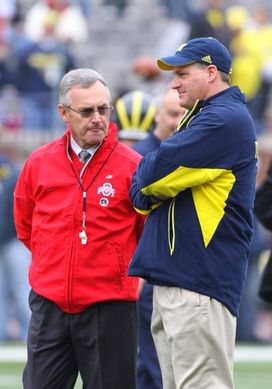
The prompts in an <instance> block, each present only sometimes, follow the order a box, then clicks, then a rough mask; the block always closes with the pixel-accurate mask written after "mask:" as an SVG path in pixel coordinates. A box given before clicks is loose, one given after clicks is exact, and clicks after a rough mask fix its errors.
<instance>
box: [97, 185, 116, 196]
mask: <svg viewBox="0 0 272 389" xmlns="http://www.w3.org/2000/svg"><path fill="white" fill-rule="evenodd" d="M100 193H101V194H102V195H103V196H107V197H108V196H111V197H114V194H115V189H113V187H112V184H111V183H110V182H105V183H104V184H103V185H102V186H99V188H98V189H97V194H100Z"/></svg>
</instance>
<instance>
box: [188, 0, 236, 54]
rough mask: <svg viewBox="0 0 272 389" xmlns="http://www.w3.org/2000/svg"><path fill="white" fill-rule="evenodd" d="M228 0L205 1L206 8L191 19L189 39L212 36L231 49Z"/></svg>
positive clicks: (196, 12) (195, 13)
mask: <svg viewBox="0 0 272 389" xmlns="http://www.w3.org/2000/svg"><path fill="white" fill-rule="evenodd" d="M226 3H227V1H226V0H205V3H204V4H205V7H204V9H203V10H201V11H195V12H194V13H193V14H192V15H191V19H190V33H189V38H188V39H192V38H200V37H205V36H206V37H207V36H212V37H213V38H217V39H218V40H219V41H220V42H222V43H223V44H224V45H225V46H226V47H229V42H230V39H231V30H230V28H229V26H228V24H227V22H226Z"/></svg>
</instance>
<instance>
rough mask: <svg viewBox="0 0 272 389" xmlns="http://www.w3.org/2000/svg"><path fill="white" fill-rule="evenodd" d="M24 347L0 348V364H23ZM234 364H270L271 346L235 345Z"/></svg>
mask: <svg viewBox="0 0 272 389" xmlns="http://www.w3.org/2000/svg"><path fill="white" fill-rule="evenodd" d="M26 357H27V351H26V346H4V345H2V346H0V362H25V361H26ZM234 362H272V346H267V345H256V346H255V345H253V346H250V345H248V346H247V345H237V346H236V347H235V350H234Z"/></svg>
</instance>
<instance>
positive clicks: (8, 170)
mask: <svg viewBox="0 0 272 389" xmlns="http://www.w3.org/2000/svg"><path fill="white" fill-rule="evenodd" d="M18 174H19V168H18V166H17V165H16V163H15V162H13V161H12V159H11V158H10V155H8V154H7V153H5V152H3V151H0V220H1V223H0V312H1V320H0V340H9V339H14V338H15V339H19V340H26V335H27V328H28V322H29V318H30V310H29V308H28V293H29V286H28V283H27V273H28V266H29V263H30V254H29V252H28V250H27V249H26V248H25V247H24V245H23V244H22V243H21V242H19V241H18V240H17V237H16V231H15V226H14V222H13V191H14V187H15V183H16V180H17V177H18ZM11 319H15V320H16V323H18V325H19V328H18V331H17V329H16V331H15V333H13V330H12V329H11V328H10V324H11V322H12V321H11Z"/></svg>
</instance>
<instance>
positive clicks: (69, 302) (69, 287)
mask: <svg viewBox="0 0 272 389" xmlns="http://www.w3.org/2000/svg"><path fill="white" fill-rule="evenodd" d="M69 254H70V255H69V258H70V260H69V265H68V279H67V307H68V312H71V306H72V305H73V302H72V272H73V262H74V259H73V257H74V242H72V243H71V248H70V253H69Z"/></svg>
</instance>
